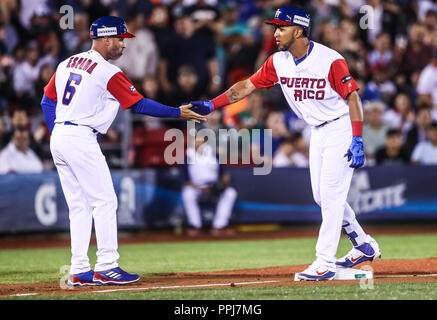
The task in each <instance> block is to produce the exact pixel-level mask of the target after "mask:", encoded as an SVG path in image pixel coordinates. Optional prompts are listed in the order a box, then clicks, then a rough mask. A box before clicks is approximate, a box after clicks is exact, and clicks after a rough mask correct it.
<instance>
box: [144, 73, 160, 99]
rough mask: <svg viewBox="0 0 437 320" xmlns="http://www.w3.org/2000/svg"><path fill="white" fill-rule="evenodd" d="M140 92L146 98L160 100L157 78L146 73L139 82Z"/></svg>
mask: <svg viewBox="0 0 437 320" xmlns="http://www.w3.org/2000/svg"><path fill="white" fill-rule="evenodd" d="M140 92H141V94H142V95H143V96H145V97H146V98H149V99H152V100H160V98H159V97H160V96H161V95H162V93H161V88H160V87H159V80H158V78H157V77H156V76H154V75H151V74H148V75H147V76H145V77H144V78H143V81H142V82H141V87H140Z"/></svg>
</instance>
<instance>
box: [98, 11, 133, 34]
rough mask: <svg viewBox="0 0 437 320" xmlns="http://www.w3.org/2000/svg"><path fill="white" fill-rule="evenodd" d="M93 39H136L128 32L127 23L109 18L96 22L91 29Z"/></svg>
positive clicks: (102, 18)
mask: <svg viewBox="0 0 437 320" xmlns="http://www.w3.org/2000/svg"><path fill="white" fill-rule="evenodd" d="M90 37H91V39H98V38H104V37H116V38H134V37H135V36H134V35H133V34H132V33H129V32H127V27H126V22H124V20H123V19H121V18H119V17H114V16H107V17H101V18H99V19H97V20H96V21H94V22H93V23H92V24H91V27H90Z"/></svg>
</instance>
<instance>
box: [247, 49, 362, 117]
mask: <svg viewBox="0 0 437 320" xmlns="http://www.w3.org/2000/svg"><path fill="white" fill-rule="evenodd" d="M250 80H251V82H252V83H253V84H254V85H255V87H257V88H270V87H272V86H273V85H275V84H279V85H280V86H281V88H282V91H283V93H284V96H285V98H286V99H287V102H288V104H289V106H290V108H291V109H292V110H293V111H294V112H295V113H296V115H297V116H298V117H299V118H301V119H303V120H305V122H307V123H308V124H309V125H311V126H318V125H320V124H322V123H324V122H325V121H330V120H334V119H336V118H338V117H341V116H343V115H345V114H348V113H349V107H348V105H347V103H346V101H345V99H346V97H347V96H348V94H349V93H351V92H352V91H355V90H358V89H359V88H358V85H357V84H356V82H355V80H354V79H353V78H352V76H351V75H350V73H349V70H348V67H347V64H346V61H345V59H344V58H343V57H342V56H341V55H340V54H339V53H338V52H336V51H334V50H332V49H330V48H328V47H326V46H324V45H322V44H319V43H317V42H314V41H311V46H310V49H309V53H308V56H306V57H304V58H302V59H301V62H300V63H298V64H297V65H296V63H295V60H294V58H293V56H292V54H291V53H290V52H289V51H280V52H276V53H274V54H272V55H271V56H270V57H269V58H268V59H267V60H266V62H265V63H264V64H263V66H262V67H261V68H260V69H259V70H258V72H256V73H255V74H254V75H252V76H251V77H250Z"/></svg>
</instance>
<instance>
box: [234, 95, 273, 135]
mask: <svg viewBox="0 0 437 320" xmlns="http://www.w3.org/2000/svg"><path fill="white" fill-rule="evenodd" d="M265 116H266V110H265V109H264V106H263V96H262V94H261V92H260V91H258V90H257V91H254V92H253V93H252V94H251V95H249V96H248V97H247V102H246V110H244V111H242V112H239V113H238V114H236V115H235V116H234V117H233V125H234V126H235V127H236V128H237V130H240V129H248V130H251V129H265V128H266V126H265V123H264V121H265Z"/></svg>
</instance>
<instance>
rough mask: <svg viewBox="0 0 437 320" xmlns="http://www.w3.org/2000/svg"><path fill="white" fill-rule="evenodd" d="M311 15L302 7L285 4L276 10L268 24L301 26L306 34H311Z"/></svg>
mask: <svg viewBox="0 0 437 320" xmlns="http://www.w3.org/2000/svg"><path fill="white" fill-rule="evenodd" d="M310 21H311V18H310V15H309V14H308V13H307V12H306V11H305V10H304V9H302V8H299V7H294V6H284V7H281V8H279V9H278V10H276V13H275V17H274V18H273V19H271V20H269V21H266V23H267V24H273V25H275V26H301V27H303V29H304V30H305V35H306V36H309V35H310Z"/></svg>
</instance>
